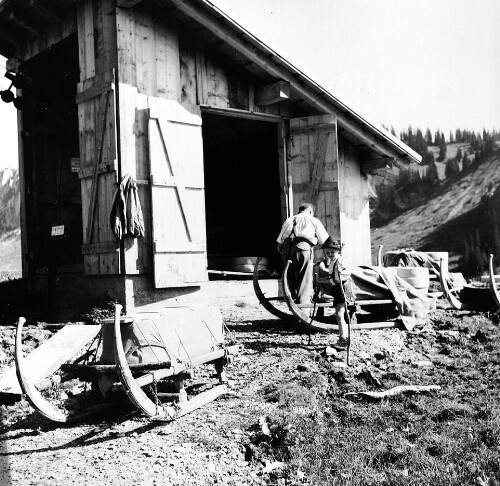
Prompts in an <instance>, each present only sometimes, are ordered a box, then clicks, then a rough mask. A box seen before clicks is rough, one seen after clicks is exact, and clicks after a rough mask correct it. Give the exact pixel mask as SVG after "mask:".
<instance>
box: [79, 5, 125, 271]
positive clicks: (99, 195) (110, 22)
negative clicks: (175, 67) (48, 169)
mask: <svg viewBox="0 0 500 486" xmlns="http://www.w3.org/2000/svg"><path fill="white" fill-rule="evenodd" d="M112 11H113V2H112V0H103V1H101V2H92V1H91V0H85V1H83V2H79V3H78V6H77V19H78V46H79V62H80V83H79V85H78V96H80V100H79V102H78V119H79V120H78V125H79V137H80V179H81V192H82V218H83V235H84V245H90V244H93V245H95V248H94V249H93V250H88V249H87V250H86V251H89V253H87V254H84V269H85V273H86V274H88V275H108V274H117V273H119V272H120V260H119V251H118V249H112V250H109V249H108V250H106V251H101V250H102V248H103V247H105V246H106V245H108V244H111V245H113V244H115V246H116V241H115V237H114V235H113V233H112V231H111V226H110V211H111V206H112V200H113V196H114V192H115V189H116V182H117V173H116V140H115V138H116V134H115V100H114V91H113V85H112V83H113V71H112V67H113V66H114V65H116V41H115V27H114V18H113V16H112V15H110V12H112ZM89 90H93V92H92V93H91V95H89V94H88V93H89ZM106 105H107V106H106ZM105 114H106V115H105ZM101 138H103V140H102V147H103V149H102V155H101V156H99V152H100V141H101ZM99 160H100V164H99V167H97V168H96V165H97V164H98V162H99ZM95 171H97V175H96V176H94V174H95ZM94 184H95V186H94ZM93 197H94V198H95V213H94V217H93V218H89V212H91V211H92V207H91V206H92V200H93ZM91 219H93V227H92V230H91V232H90V233H91V234H90V236H89V228H88V225H89V221H90V220H91ZM99 244H100V245H101V246H99ZM87 248H88V247H87ZM99 248H101V250H99Z"/></svg>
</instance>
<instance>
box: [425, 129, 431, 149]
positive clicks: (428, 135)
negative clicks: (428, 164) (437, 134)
mask: <svg viewBox="0 0 500 486" xmlns="http://www.w3.org/2000/svg"><path fill="white" fill-rule="evenodd" d="M424 138H425V143H426V144H427V145H432V133H431V130H430V128H429V127H427V130H426V131H425V137H424Z"/></svg>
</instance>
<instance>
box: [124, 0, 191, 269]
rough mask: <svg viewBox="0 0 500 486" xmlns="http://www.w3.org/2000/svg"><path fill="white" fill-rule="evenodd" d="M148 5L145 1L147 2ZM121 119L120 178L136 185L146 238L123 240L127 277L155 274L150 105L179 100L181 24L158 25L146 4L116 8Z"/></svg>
mask: <svg viewBox="0 0 500 486" xmlns="http://www.w3.org/2000/svg"><path fill="white" fill-rule="evenodd" d="M145 3H146V2H145ZM116 28H117V45H118V76H119V79H120V84H119V93H120V95H119V96H120V105H119V117H120V147H121V172H122V175H126V174H130V175H131V176H132V177H133V178H134V179H135V180H136V181H137V182H138V192H139V199H140V201H141V208H142V212H143V217H144V223H145V230H146V234H145V236H144V237H141V238H137V239H132V238H129V237H125V245H124V246H125V248H124V249H125V254H124V269H123V270H124V273H126V274H143V273H151V272H152V271H153V256H152V255H153V254H152V238H151V234H152V231H151V194H150V190H151V189H150V187H149V173H150V168H149V154H148V149H147V140H146V137H147V130H148V111H147V108H148V106H149V104H150V103H149V100H150V99H152V98H166V99H171V100H175V101H180V98H181V94H180V93H181V91H180V66H179V47H178V35H177V24H176V22H175V20H174V19H173V18H168V17H167V16H162V21H161V22H159V21H158V20H157V19H155V18H154V16H153V15H152V14H151V12H150V11H149V6H148V5H145V6H143V5H139V6H137V7H136V8H134V9H120V8H118V9H116Z"/></svg>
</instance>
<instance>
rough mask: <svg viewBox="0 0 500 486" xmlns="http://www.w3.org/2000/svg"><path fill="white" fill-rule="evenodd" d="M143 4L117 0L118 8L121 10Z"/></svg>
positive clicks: (139, 0) (136, 0) (140, 0)
mask: <svg viewBox="0 0 500 486" xmlns="http://www.w3.org/2000/svg"><path fill="white" fill-rule="evenodd" d="M141 2H142V0H117V2H116V6H117V7H120V8H132V7H135V6H136V5H137V4H138V3H141Z"/></svg>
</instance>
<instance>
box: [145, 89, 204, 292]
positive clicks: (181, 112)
mask: <svg viewBox="0 0 500 486" xmlns="http://www.w3.org/2000/svg"><path fill="white" fill-rule="evenodd" d="M193 109H194V108H193ZM148 138H149V157H150V170H151V201H152V203H151V207H152V231H153V245H154V247H153V258H154V280H155V287H156V288H164V287H186V286H194V285H199V284H200V283H201V282H204V281H206V280H207V254H206V225H205V190H204V176H203V143H202V135H201V115H200V113H199V112H198V113H197V114H192V113H190V112H188V111H187V110H186V109H185V108H183V107H182V106H181V105H180V104H178V103H176V102H174V101H170V100H161V99H157V101H156V104H155V106H152V107H150V113H149V123H148Z"/></svg>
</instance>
